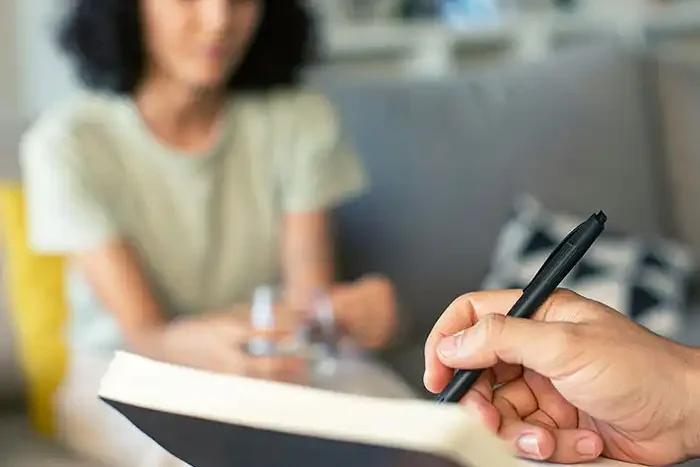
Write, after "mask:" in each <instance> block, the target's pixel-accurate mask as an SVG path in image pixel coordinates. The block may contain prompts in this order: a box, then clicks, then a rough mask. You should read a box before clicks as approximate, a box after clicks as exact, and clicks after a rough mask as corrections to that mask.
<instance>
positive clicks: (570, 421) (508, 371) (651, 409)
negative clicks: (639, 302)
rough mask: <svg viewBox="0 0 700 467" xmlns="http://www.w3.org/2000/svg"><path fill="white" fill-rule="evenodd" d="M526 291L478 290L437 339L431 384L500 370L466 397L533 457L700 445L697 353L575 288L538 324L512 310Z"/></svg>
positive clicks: (433, 338) (573, 459)
mask: <svg viewBox="0 0 700 467" xmlns="http://www.w3.org/2000/svg"><path fill="white" fill-rule="evenodd" d="M520 294H521V292H519V291H493V292H481V293H473V294H468V295H465V296H464V297H461V298H460V299H458V300H457V301H455V302H454V303H453V304H452V305H451V306H450V307H449V308H448V309H447V311H445V313H444V314H443V315H442V317H441V318H440V319H439V320H438V322H437V324H436V325H435V327H434V328H433V330H432V332H431V333H430V335H429V337H428V340H427V343H426V346H425V363H426V372H425V386H426V388H427V389H428V390H430V391H432V392H435V393H437V392H439V391H441V390H442V389H443V388H444V387H445V386H446V384H447V382H448V381H449V380H450V378H451V376H452V371H453V370H452V369H478V368H489V370H487V371H486V372H485V374H484V375H482V378H481V379H480V380H479V381H478V382H477V384H476V385H475V387H474V388H473V389H472V390H471V391H470V392H469V393H468V394H467V396H466V397H465V399H464V400H463V403H464V404H466V405H469V406H471V407H473V408H475V409H476V410H477V412H478V413H479V414H481V417H482V418H483V421H484V423H485V424H486V425H487V426H488V427H489V428H490V429H492V430H493V431H495V432H497V433H499V435H500V436H501V437H503V438H504V439H505V440H506V441H507V442H508V443H509V444H511V445H512V446H513V449H514V450H515V451H516V453H517V454H519V455H520V456H522V457H526V458H529V459H535V460H548V461H550V462H559V463H577V462H585V461H590V460H593V459H595V458H597V457H599V456H601V455H602V456H605V457H609V458H612V459H617V460H621V461H625V462H633V463H641V464H648V465H668V464H675V463H678V462H681V461H683V460H685V459H686V458H688V457H691V456H694V455H696V454H697V453H698V448H699V447H700V445H699V444H698V436H697V435H698V433H699V432H700V431H698V426H699V424H700V417H698V412H699V411H700V407H698V404H697V401H696V400H695V397H694V396H695V395H696V394H697V393H698V392H700V384H699V381H700V378H698V376H697V375H698V374H700V370H699V369H700V363H698V361H699V360H700V359H699V358H698V353H697V351H695V350H693V349H689V348H687V347H683V346H681V345H679V344H676V343H674V342H671V341H669V340H666V339H663V338H661V337H659V336H657V335H655V334H652V333H651V332H649V331H647V330H645V329H643V328H642V327H640V326H638V325H637V324H635V323H633V322H632V321H630V320H629V319H627V318H626V317H625V316H623V315H622V314H620V313H618V312H616V311H615V310H612V309H610V308H608V307H606V306H604V305H602V304H600V303H598V302H594V301H591V300H587V299H585V298H582V297H580V296H578V295H576V294H574V293H571V292H565V291H560V292H557V293H555V294H554V295H553V296H552V297H551V298H550V299H549V300H548V301H547V302H546V303H545V304H544V305H543V306H542V307H541V308H540V310H539V312H538V313H537V314H536V315H535V317H534V318H533V319H532V320H523V319H516V318H510V317H505V316H504V315H505V314H506V313H507V312H508V310H509V309H510V307H511V306H512V305H513V304H514V303H515V301H516V300H517V299H518V297H519V296H520Z"/></svg>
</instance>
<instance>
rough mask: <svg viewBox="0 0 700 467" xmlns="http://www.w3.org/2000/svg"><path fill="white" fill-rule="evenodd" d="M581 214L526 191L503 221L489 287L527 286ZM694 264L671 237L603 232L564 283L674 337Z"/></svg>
mask: <svg viewBox="0 0 700 467" xmlns="http://www.w3.org/2000/svg"><path fill="white" fill-rule="evenodd" d="M583 220H584V219H583V218H578V217H575V216H570V215H566V214H561V213H554V212H549V211H547V210H546V209H545V208H544V207H543V206H542V205H541V204H540V203H539V202H538V201H537V200H536V199H534V198H533V197H530V196H524V197H522V198H521V199H519V200H518V201H517V202H516V206H515V212H514V214H513V216H512V217H511V218H510V219H509V220H508V221H507V222H506V224H505V225H504V226H503V228H502V230H501V232H500V235H499V237H498V240H497V243H496V248H495V251H494V254H493V256H492V260H491V267H490V270H489V273H488V275H487V277H486V279H485V282H484V288H485V289H510V288H518V289H519V288H523V287H525V286H526V285H527V283H528V282H529V281H530V280H531V279H532V277H533V276H534V274H535V273H536V272H537V270H538V269H539V268H540V266H541V265H542V263H543V262H544V261H545V260H546V259H547V257H548V256H549V254H550V253H551V252H552V250H553V249H554V248H555V247H556V246H557V244H558V243H559V242H560V241H561V239H562V238H564V237H565V236H566V234H568V233H569V232H570V231H571V230H572V229H573V228H575V227H576V226H577V225H578V224H580V223H581V222H583ZM694 269H695V261H694V259H693V258H692V256H691V254H690V253H689V251H688V250H687V249H686V248H685V247H683V246H681V245H679V244H677V243H675V242H672V241H670V240H667V239H653V240H652V239H643V238H638V237H633V236H624V235H618V234H615V233H611V232H609V231H605V232H603V234H602V235H601V236H600V238H599V239H598V241H597V242H596V243H595V244H594V245H593V246H592V247H591V249H590V250H589V251H588V253H587V254H586V256H585V257H584V258H583V260H582V261H581V262H580V263H579V265H578V266H577V267H576V268H575V269H574V270H573V271H572V272H571V273H570V274H569V276H568V277H567V278H566V279H565V280H564V282H562V284H561V286H562V287H564V288H567V289H570V290H573V291H575V292H577V293H579V294H581V295H584V296H586V297H588V298H591V299H594V300H597V301H600V302H602V303H605V304H606V305H608V306H610V307H612V308H614V309H616V310H619V311H620V312H622V313H625V314H626V315H628V316H629V317H630V318H632V319H634V320H635V321H637V322H639V323H640V324H642V325H643V326H645V327H647V328H648V329H650V330H651V331H653V332H655V333H657V334H660V335H663V336H667V337H672V336H674V335H675V334H676V332H677V331H678V330H679V328H680V326H681V319H682V315H683V312H684V311H685V308H686V301H687V295H688V284H689V282H690V277H691V275H692V274H693V272H694Z"/></svg>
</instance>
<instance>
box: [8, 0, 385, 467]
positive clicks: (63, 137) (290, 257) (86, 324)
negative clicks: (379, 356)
mask: <svg viewBox="0 0 700 467" xmlns="http://www.w3.org/2000/svg"><path fill="white" fill-rule="evenodd" d="M301 4H302V2H301V1H295V0H284V1H282V0H76V1H74V3H73V5H72V6H71V9H70V10H69V11H68V15H67V17H66V20H65V23H64V26H63V29H62V34H61V39H60V44H61V46H62V47H63V49H64V50H65V51H66V52H67V53H68V54H69V56H70V57H71V58H72V59H73V63H74V65H75V70H76V72H77V74H78V75H79V76H80V77H81V78H82V81H83V82H84V84H85V87H86V90H85V91H84V92H83V93H82V94H81V95H79V96H78V97H77V98H76V99H74V100H72V101H70V102H66V103H64V104H62V105H60V106H57V107H56V108H54V109H51V110H49V111H47V112H46V113H45V114H44V115H43V116H42V117H41V119H40V120H39V121H38V122H37V123H36V124H35V126H34V127H33V128H32V129H31V130H30V131H29V132H28V133H27V134H26V135H25V138H24V140H23V144H22V151H21V161H22V165H23V173H24V177H25V180H24V182H25V194H26V199H27V208H28V218H29V228H30V243H31V245H32V247H33V248H34V249H35V250H36V251H39V252H42V253H57V254H62V255H66V256H67V257H68V258H69V259H70V261H69V266H68V270H67V285H68V287H67V292H66V294H67V301H68V304H69V307H70V312H71V314H70V323H69V331H70V332H69V343H70V346H71V365H70V373H69V375H68V376H67V378H66V381H65V382H64V384H63V387H62V388H61V391H60V393H59V394H58V395H57V399H56V404H57V409H58V413H59V429H60V432H61V436H62V438H63V440H64V441H65V442H66V443H67V444H68V445H69V446H71V447H72V448H73V449H75V450H78V451H80V452H81V453H82V454H84V455H88V456H91V457H92V458H94V459H96V460H99V461H103V462H105V463H106V464H108V465H115V466H121V465H124V466H129V467H133V466H141V465H143V466H159V467H160V466H163V465H166V464H168V463H174V464H173V465H178V464H177V461H175V460H174V459H173V458H171V457H169V456H168V455H167V454H165V453H164V452H163V451H162V450H160V448H158V447H157V446H156V445H155V443H152V442H151V441H150V440H149V439H147V438H146V437H145V436H142V435H141V433H139V432H137V431H136V430H135V429H133V428H132V427H131V426H130V425H128V423H127V422H125V421H124V420H122V419H121V418H120V417H119V416H118V415H116V414H113V413H112V412H110V411H109V410H108V409H106V408H104V407H103V406H102V405H100V403H99V402H98V401H97V399H96V398H95V392H96V390H97V385H98V382H99V379H100V377H101V375H102V374H103V372H104V371H105V369H106V365H107V363H108V361H109V359H110V357H111V354H112V352H113V351H114V350H117V349H122V348H127V349H129V350H131V351H133V352H137V353H139V354H141V355H144V356H146V357H149V358H154V359H158V360H162V361H167V362H173V363H177V364H182V365H188V366H192V367H197V368H203V369H207V370H212V371H222V372H238V373H240V372H244V373H251V372H252V373H255V372H256V369H258V368H261V367H264V368H266V369H268V370H269V368H271V367H274V366H275V365H277V364H281V363H280V362H276V361H265V362H262V361H261V360H259V359H256V358H253V357H250V356H248V355H246V354H245V353H244V352H243V351H242V350H241V348H242V345H243V343H245V342H246V341H247V340H248V339H249V338H250V337H251V336H252V335H253V331H252V330H251V329H250V325H249V320H248V311H249V307H248V305H247V304H246V303H248V302H249V300H250V298H251V295H252V293H253V291H254V289H255V288H256V287H257V286H259V285H261V284H275V283H281V284H283V289H284V300H283V301H282V302H280V303H279V314H280V316H281V318H282V319H281V320H280V323H282V326H281V327H280V329H278V330H275V333H283V332H284V331H287V330H288V329H289V328H291V327H292V326H293V325H294V322H295V317H296V314H295V313H294V312H295V311H298V310H302V309H304V308H305V307H306V306H307V305H308V303H309V300H310V297H312V295H313V294H314V293H315V292H316V291H317V290H318V289H320V288H323V289H327V290H330V291H331V298H332V300H333V301H334V304H335V311H336V315H337V316H336V317H337V320H338V322H339V325H340V326H341V327H342V328H343V329H344V330H345V331H346V332H347V333H348V334H349V335H350V336H352V337H353V338H354V339H355V340H356V341H357V342H359V343H360V344H362V345H364V346H365V347H367V348H374V349H376V348H381V347H383V346H385V345H387V343H388V341H389V340H390V338H391V336H392V334H393V333H394V328H395V321H396V318H395V306H394V300H393V294H392V290H391V287H390V285H389V283H388V282H387V281H386V280H384V279H382V278H375V277H368V278H365V279H362V280H360V281H358V282H356V283H351V284H334V282H333V270H334V264H333V258H332V255H331V250H332V245H331V243H332V239H331V236H330V234H329V226H328V212H329V210H330V209H331V208H333V207H334V206H336V205H338V204H339V203H341V202H343V201H344V200H346V199H348V198H349V197H351V196H355V195H357V194H359V193H361V191H362V189H363V187H364V174H363V170H362V167H361V165H360V163H359V160H358V158H357V157H356V155H355V153H354V152H353V150H352V146H351V145H350V144H348V143H347V142H346V141H344V140H343V139H342V135H341V134H340V131H339V124H338V121H337V119H336V115H335V113H334V111H333V108H332V107H331V106H330V104H329V103H328V102H327V101H326V100H325V99H324V98H323V97H322V96H320V95H317V94H314V93H312V92H309V91H303V90H301V89H300V88H299V80H300V73H301V71H302V69H303V66H304V65H305V64H306V63H307V62H308V60H309V59H310V58H311V56H312V55H311V54H312V52H313V40H312V39H313V36H312V27H311V26H312V25H311V21H310V18H309V16H308V14H307V12H306V11H305V10H304V8H303V7H302V5H301ZM283 327H284V329H283Z"/></svg>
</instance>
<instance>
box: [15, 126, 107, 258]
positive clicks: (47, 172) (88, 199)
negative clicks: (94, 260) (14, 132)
mask: <svg viewBox="0 0 700 467" xmlns="http://www.w3.org/2000/svg"><path fill="white" fill-rule="evenodd" d="M82 152H85V150H84V149H82V148H81V144H80V143H79V142H78V140H77V139H76V138H73V137H72V135H71V134H70V133H69V132H61V131H46V128H41V129H34V130H32V131H30V132H29V133H28V134H27V135H26V136H25V137H24V139H23V141H22V143H21V148H20V162H21V167H22V177H23V190H24V196H25V206H26V215H27V227H28V232H29V233H28V237H29V238H28V241H29V244H30V247H31V248H32V249H34V250H35V251H38V252H42V253H52V254H62V253H75V252H79V251H84V250H89V249H91V248H95V247H97V246H100V245H101V244H104V243H106V242H107V241H109V240H111V239H113V238H115V237H117V236H118V230H117V225H116V222H115V221H114V218H113V215H112V214H111V213H110V209H109V207H108V206H107V202H106V196H105V193H103V192H102V191H101V190H100V188H102V189H103V190H104V187H101V186H100V185H101V184H100V182H99V177H98V176H97V174H96V173H94V170H90V167H89V166H88V165H87V161H88V160H89V158H88V157H86V155H85V154H82ZM93 162H94V161H93ZM91 172H92V173H91Z"/></svg>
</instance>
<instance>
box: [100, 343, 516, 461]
mask: <svg viewBox="0 0 700 467" xmlns="http://www.w3.org/2000/svg"><path fill="white" fill-rule="evenodd" d="M99 397H100V398H101V399H102V400H103V401H104V402H106V403H107V404H109V405H110V406H112V407H113V408H114V409H115V410H117V411H119V412H120V413H121V414H122V415H123V416H124V417H126V418H127V419H128V420H130V422H131V423H133V424H134V425H135V426H136V427H137V428H138V429H140V430H141V431H142V432H143V433H145V434H146V435H148V436H149V437H150V438H152V439H153V440H154V441H155V442H157V443H158V444H160V445H161V446H162V447H163V448H164V449H165V450H167V451H168V452H170V453H171V454H173V455H174V456H175V457H177V458H179V459H181V460H182V461H184V462H185V463H186V464H189V465H190V466H192V467H232V466H245V467H247V466H251V467H283V466H284V467H288V466H290V465H295V466H303V467H314V466H319V467H321V466H323V467H327V466H332V467H358V466H362V467H495V466H498V467H511V466H513V467H516V466H518V465H522V464H520V463H519V462H518V461H517V460H516V459H515V458H514V457H513V456H512V454H511V453H510V450H509V449H508V448H507V447H506V445H505V444H504V443H503V442H502V441H501V440H500V439H498V437H496V436H495V435H493V434H492V433H491V432H489V431H488V430H486V429H485V428H484V427H483V426H482V425H481V424H480V423H479V422H478V421H477V419H476V418H475V417H474V416H472V415H471V414H470V412H468V411H467V410H466V409H465V408H464V407H462V406H458V405H453V404H437V403H435V402H432V401H425V400H417V399H389V398H377V397H369V396H361V395H353V394H345V393H340V392H334V391H327V390H322V389H316V388H310V387H305V386H301V385H295V384H290V383H281V382H274V381H265V380H258V379H253V378H245V377H241V376H231V375H222V374H215V373H209V372H205V371H200V370H195V369H191V368H184V367H179V366H176V365H171V364H167V363H162V362H157V361H153V360H150V359H147V358H144V357H140V356H137V355H134V354H130V353H127V352H118V353H117V354H116V355H115V357H114V359H113V361H112V362H111V364H110V367H109V369H108V371H107V373H106V374H105V376H104V377H103V379H102V382H101V387H100V392H99Z"/></svg>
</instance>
